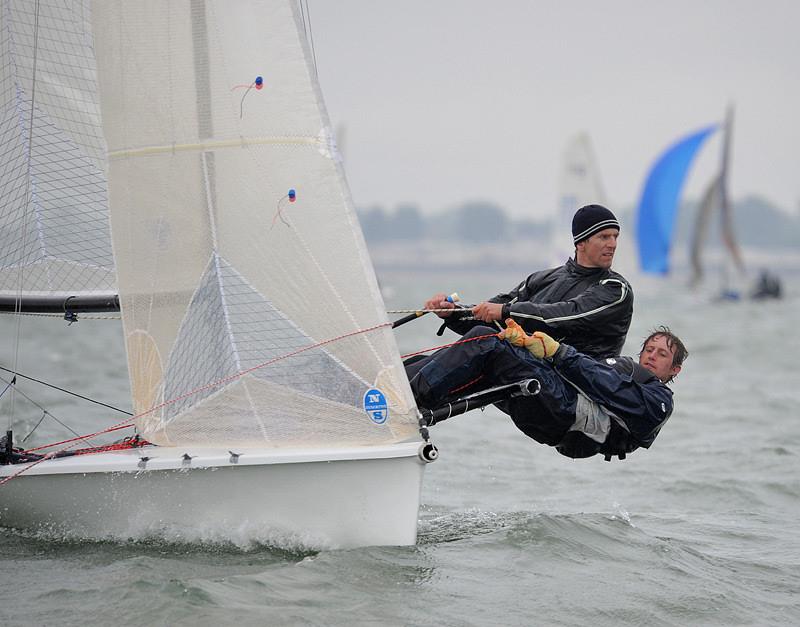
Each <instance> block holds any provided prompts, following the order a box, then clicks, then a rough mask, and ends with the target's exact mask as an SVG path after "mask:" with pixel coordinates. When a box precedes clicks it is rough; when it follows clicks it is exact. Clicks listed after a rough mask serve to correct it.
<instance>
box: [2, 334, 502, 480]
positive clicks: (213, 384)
mask: <svg viewBox="0 0 800 627" xmlns="http://www.w3.org/2000/svg"><path fill="white" fill-rule="evenodd" d="M391 326H392V323H391V322H383V323H381V324H376V325H375V326H371V327H367V328H364V329H356V330H355V331H350V332H349V333H343V334H342V335H337V336H335V337H332V338H328V339H327V340H322V341H321V342H316V343H315V344H309V345H308V346H302V347H300V348H298V349H295V350H293V351H291V352H288V353H285V354H283V355H279V356H278V357H274V358H273V359H270V360H268V361H265V362H264V363H261V364H256V365H255V366H253V367H251V368H248V369H247V370H242V371H241V372H237V373H236V374H232V375H230V376H229V377H224V378H222V379H217V380H216V381H212V382H211V383H207V384H206V385H202V386H200V387H198V388H195V389H193V390H190V391H188V392H186V393H185V394H181V395H180V396H176V397H175V398H171V399H169V400H166V401H164V402H162V403H159V404H158V405H155V406H153V407H151V408H150V409H147V410H145V411H143V412H141V413H138V414H136V415H135V416H131V417H130V418H128V419H126V420H123V421H122V422H118V423H117V424H115V425H112V426H111V427H108V428H107V429H103V430H102V431H96V432H95V433H90V434H88V435H85V436H83V437H82V438H73V439H72V440H64V441H62V442H55V443H54V444H47V445H44V446H39V447H37V448H32V449H29V450H28V451H26V452H28V453H32V452H34V451H39V450H41V449H44V448H51V447H53V446H59V445H61V444H67V443H69V442H74V441H75V440H77V439H85V438H91V437H95V436H98V435H103V434H104V433H110V432H111V431H118V430H119V429H125V428H128V427H131V426H132V425H131V424H130V423H131V422H133V421H134V420H137V419H138V418H141V417H142V416H146V415H147V414H152V413H153V412H154V411H157V410H159V409H162V408H164V407H167V406H168V405H172V404H173V403H177V402H178V401H182V400H184V399H186V398H189V397H190V396H193V395H195V394H198V393H199V392H204V391H205V390H208V389H211V388H214V387H218V386H220V385H224V384H225V383H229V382H231V381H235V380H236V379H238V378H240V377H243V376H245V375H247V374H250V373H251V372H254V371H256V370H259V369H261V368H265V367H267V366H271V365H272V364H274V363H276V362H279V361H281V360H282V359H288V358H289V357H294V356H295V355H299V354H300V353H304V352H306V351H309V350H313V349H315V348H319V347H320V346H325V345H327V344H332V343H333V342H337V341H339V340H344V339H347V338H349V337H353V336H355V335H360V334H361V333H369V332H370V331H377V330H378V329H383V328H386V327H388V328H391ZM485 337H488V336H485ZM473 339H480V338H479V337H478V338H473ZM462 341H469V340H462ZM456 343H458V342H456ZM126 413H127V412H126ZM67 448H69V447H67ZM15 476H16V475H15ZM3 483H4V482H2V481H0V485H3Z"/></svg>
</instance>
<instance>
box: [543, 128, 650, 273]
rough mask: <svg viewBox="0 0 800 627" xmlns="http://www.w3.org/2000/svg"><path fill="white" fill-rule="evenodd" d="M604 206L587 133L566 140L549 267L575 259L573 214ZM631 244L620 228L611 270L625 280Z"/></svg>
mask: <svg viewBox="0 0 800 627" xmlns="http://www.w3.org/2000/svg"><path fill="white" fill-rule="evenodd" d="M607 202H608V201H607V199H606V193H605V189H604V186H603V180H602V177H601V175H600V166H599V165H598V163H597V158H596V157H595V153H594V149H593V148H592V142H591V139H590V138H589V134H588V133H586V132H585V131H582V132H580V133H578V134H576V135H574V136H573V137H571V138H570V139H569V141H568V142H567V145H566V147H565V149H564V154H563V156H562V159H561V172H560V173H559V178H558V203H557V211H556V218H555V220H554V227H553V233H552V235H551V238H550V241H551V242H552V249H551V260H550V261H551V264H552V265H554V266H557V265H562V264H563V263H564V261H566V259H568V258H569V257H573V256H574V255H575V244H574V242H573V241H572V218H573V216H574V215H575V212H576V211H577V210H578V209H580V208H581V207H583V206H584V205H591V204H599V205H606V204H607ZM632 241H633V236H632V231H629V230H628V226H627V225H625V224H623V225H622V232H621V233H620V238H619V239H618V240H617V250H616V253H615V254H614V269H615V270H617V271H618V272H621V273H622V274H624V275H625V276H629V274H630V273H631V271H632V270H633V267H632V266H633V263H632V262H633V260H634V254H633V245H632V243H631V242H632Z"/></svg>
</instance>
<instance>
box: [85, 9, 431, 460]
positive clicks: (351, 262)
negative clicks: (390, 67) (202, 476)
mask: <svg viewBox="0 0 800 627" xmlns="http://www.w3.org/2000/svg"><path fill="white" fill-rule="evenodd" d="M231 6H232V5H230V4H229V3H228V2H227V1H224V0H191V1H189V2H181V3H174V2H163V1H162V0H137V1H136V2H130V1H123V0H116V1H103V2H96V3H95V5H94V7H93V9H94V15H93V19H94V24H95V29H94V31H95V42H96V52H97V57H98V71H99V76H100V81H99V82H100V90H101V102H102V113H103V125H104V130H105V135H106V140H107V142H108V151H109V152H108V154H109V189H110V206H111V223H112V234H113V241H114V252H115V257H116V261H117V267H118V274H119V292H120V301H121V305H122V313H123V323H124V328H125V337H126V341H127V350H128V360H129V369H130V375H131V385H132V393H133V396H134V408H135V411H136V412H137V413H140V412H144V411H146V410H149V409H150V408H152V407H157V409H156V410H155V411H152V412H150V413H148V414H147V415H145V416H143V417H142V418H140V419H139V422H138V427H139V429H140V431H141V433H142V434H143V436H144V437H145V438H146V439H148V440H150V441H152V442H155V443H157V444H173V445H177V444H180V445H183V444H203V443H209V444H218V443H223V442H224V443H227V444H232V443H237V444H239V445H246V446H249V445H259V446H265V445H266V446H271V447H288V446H297V445H303V446H315V445H320V446H322V445H325V446H336V445H354V444H355V445H360V444H378V443H390V442H398V441H402V440H405V439H409V438H418V435H417V419H416V408H415V406H414V402H413V397H412V395H411V392H410V389H409V387H408V382H407V380H406V377H405V373H404V369H403V366H402V362H401V360H400V356H399V352H398V350H397V346H396V344H395V339H394V337H393V335H392V331H391V329H390V327H389V326H388V321H387V317H386V313H385V307H384V304H383V302H382V300H381V296H380V292H379V290H378V285H377V281H376V278H375V276H374V271H373V269H372V267H371V264H370V262H369V257H368V254H367V250H366V246H365V243H364V240H363V236H362V234H361V231H360V228H359V226H358V223H357V219H356V216H355V211H354V208H353V203H352V200H351V198H350V194H349V191H348V187H347V184H346V181H345V178H344V174H343V171H342V168H341V164H340V161H339V160H338V155H337V150H336V146H335V142H334V141H333V135H332V132H331V129H330V123H329V121H328V117H327V114H326V112H325V109H324V106H323V103H322V99H321V96H320V92H319V88H318V84H317V81H316V74H315V70H314V68H313V66H312V64H311V61H310V58H311V57H310V53H309V50H308V47H307V42H306V38H305V35H303V28H302V23H301V17H300V12H299V10H298V9H297V7H296V5H295V3H294V2H289V1H286V0H270V1H266V2H265V1H255V0H252V1H248V0H237V2H236V3H235V7H236V10H235V11H232V10H231ZM287 26H288V27H287ZM257 76H260V77H262V78H263V83H262V84H261V85H260V86H256V77H257ZM259 87H260V88H259ZM289 190H294V191H293V192H292V194H294V193H296V200H295V201H294V202H290V198H289V195H290V191H289ZM380 325H385V326H380ZM374 327H379V328H374ZM367 329H372V330H369V331H365V330H367ZM329 340H330V341H329ZM321 342H324V345H321V346H318V347H317V348H313V349H312V350H305V349H307V348H308V347H311V346H313V345H316V344H318V343H321ZM292 353H296V354H295V355H293V356H291V357H288V358H286V356H287V355H289V354H292ZM264 364H269V365H264ZM241 373H246V374H241ZM372 388H378V389H379V390H380V391H381V392H382V393H383V395H384V396H385V398H386V400H387V403H388V418H387V419H386V420H385V422H382V423H378V422H376V421H375V420H372V419H371V418H370V415H369V414H368V413H367V412H366V411H365V409H364V397H365V394H366V393H367V391H368V390H370V389H372ZM162 403H163V405H162Z"/></svg>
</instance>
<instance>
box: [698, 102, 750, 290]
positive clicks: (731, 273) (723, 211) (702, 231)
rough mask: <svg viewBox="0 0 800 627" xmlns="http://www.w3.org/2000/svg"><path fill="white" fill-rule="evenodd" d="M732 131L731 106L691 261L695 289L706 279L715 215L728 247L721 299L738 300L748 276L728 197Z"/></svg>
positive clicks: (702, 208) (705, 196)
mask: <svg viewBox="0 0 800 627" xmlns="http://www.w3.org/2000/svg"><path fill="white" fill-rule="evenodd" d="M732 131H733V107H728V110H727V113H726V116H725V122H724V124H723V126H722V149H721V154H720V168H719V173H718V174H717V175H716V176H715V177H714V179H713V180H712V181H711V183H710V184H709V186H708V188H707V189H706V192H705V193H704V194H703V198H702V200H701V202H700V206H699V207H698V210H697V217H696V219H695V224H694V230H693V232H692V235H691V241H690V260H691V266H692V278H691V282H690V284H691V285H692V287H696V286H698V285H699V284H700V283H701V282H702V280H703V275H704V271H703V263H702V256H703V250H704V248H705V246H706V245H707V233H708V225H709V222H710V219H711V216H712V215H713V214H714V212H718V215H719V219H720V223H719V224H720V235H721V237H722V243H723V245H724V248H725V257H724V259H723V267H722V286H721V290H720V294H719V295H720V297H721V298H726V299H737V298H739V297H740V296H741V291H742V290H741V280H742V278H743V276H744V274H745V266H744V261H743V259H742V254H741V251H740V250H739V246H738V244H737V243H736V237H735V233H734V226H733V215H732V211H731V205H730V198H729V194H728V171H729V167H730V145H731V138H732Z"/></svg>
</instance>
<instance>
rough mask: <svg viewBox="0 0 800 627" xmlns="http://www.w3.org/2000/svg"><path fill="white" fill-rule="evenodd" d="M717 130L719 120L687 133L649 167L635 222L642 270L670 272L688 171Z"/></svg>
mask: <svg viewBox="0 0 800 627" xmlns="http://www.w3.org/2000/svg"><path fill="white" fill-rule="evenodd" d="M715 130H717V125H716V124H714V125H712V126H709V127H707V128H704V129H702V130H700V131H697V132H696V133H693V134H691V135H688V136H687V137H684V138H683V139H681V140H680V141H678V142H676V143H675V144H673V145H672V146H670V147H669V148H667V150H665V151H664V153H663V154H662V155H661V156H660V157H659V158H658V160H657V161H656V163H655V165H654V166H653V168H652V169H651V170H650V174H649V175H648V176H647V181H646V182H645V185H644V191H643V192H642V199H641V201H640V202H639V210H638V212H637V215H638V219H637V226H636V229H637V230H636V235H637V240H638V243H639V265H640V266H641V268H642V271H643V272H650V273H653V274H667V273H668V272H669V249H670V245H671V244H672V232H673V229H674V226H675V216H676V215H677V213H678V197H679V196H680V192H681V189H682V188H683V183H684V181H685V179H686V172H687V171H688V170H689V166H690V165H691V163H692V160H693V159H694V156H695V154H696V153H697V151H698V150H699V149H700V147H701V146H702V145H703V142H704V141H705V140H706V138H707V137H708V136H709V135H710V134H711V133H713V132H714V131H715Z"/></svg>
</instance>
